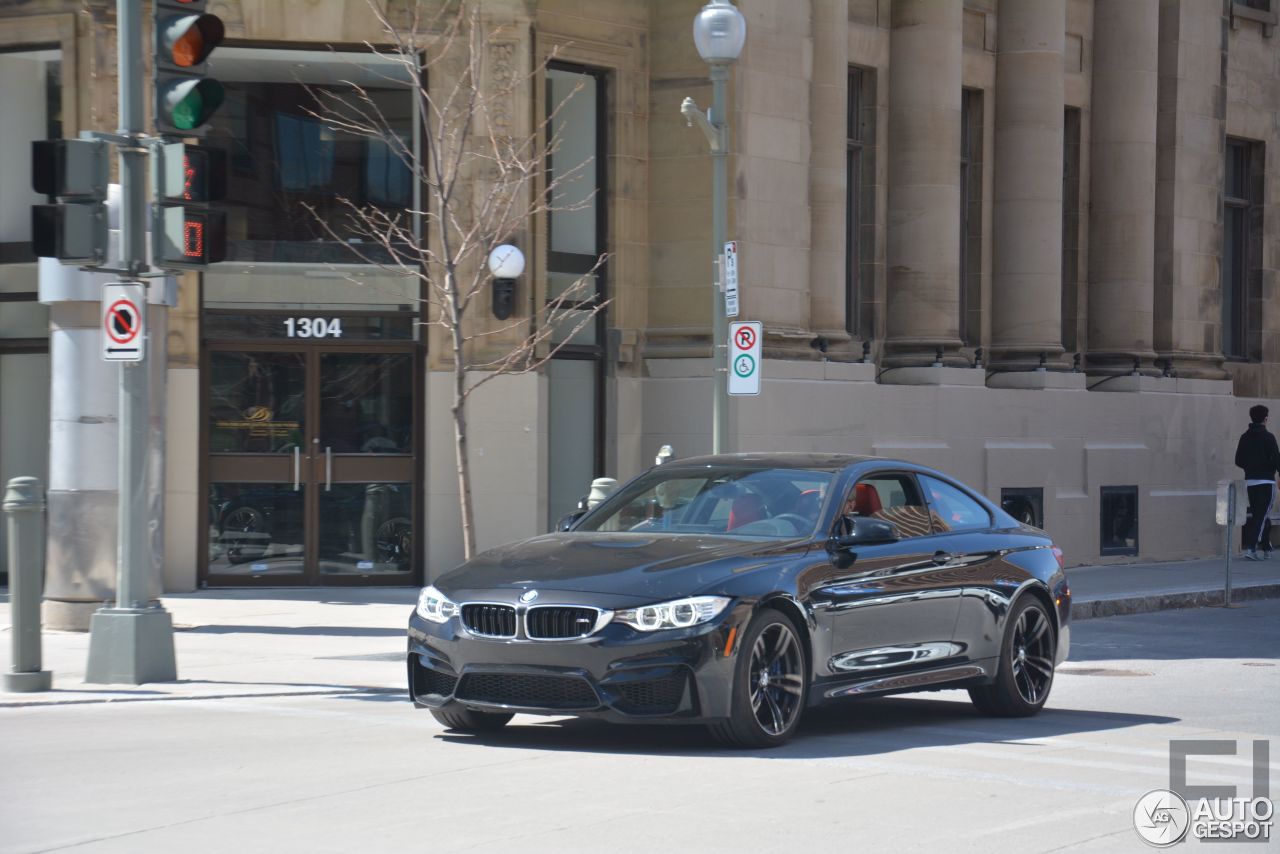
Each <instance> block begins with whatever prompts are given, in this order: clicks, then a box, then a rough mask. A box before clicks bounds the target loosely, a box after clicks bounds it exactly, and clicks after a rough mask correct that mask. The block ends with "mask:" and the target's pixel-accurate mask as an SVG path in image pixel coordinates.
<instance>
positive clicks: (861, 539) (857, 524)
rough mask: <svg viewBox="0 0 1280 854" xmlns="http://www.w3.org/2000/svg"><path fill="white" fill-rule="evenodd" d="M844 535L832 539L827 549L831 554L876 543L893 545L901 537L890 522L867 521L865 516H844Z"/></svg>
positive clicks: (881, 520) (880, 520) (879, 520)
mask: <svg viewBox="0 0 1280 854" xmlns="http://www.w3.org/2000/svg"><path fill="white" fill-rule="evenodd" d="M844 525H845V533H843V534H840V535H837V536H834V537H832V538H831V539H830V540H829V541H828V544H827V548H828V549H829V550H831V551H832V552H841V551H849V550H850V549H855V548H857V547H858V546H870V545H876V544H877V543H895V542H897V541H898V540H899V539H901V536H900V535H899V534H898V528H897V526H896V525H894V524H893V523H892V522H887V521H885V520H884V519H869V518H867V517H866V516H845V517H844Z"/></svg>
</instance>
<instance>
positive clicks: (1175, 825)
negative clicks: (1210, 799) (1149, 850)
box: [1133, 789, 1191, 848]
mask: <svg viewBox="0 0 1280 854" xmlns="http://www.w3.org/2000/svg"><path fill="white" fill-rule="evenodd" d="M1190 825H1191V812H1190V810H1188V809H1187V802H1186V801H1184V800H1183V799H1182V798H1181V797H1180V796H1179V795H1176V794H1174V793H1173V792H1170V791H1169V790H1168V789H1154V790H1152V791H1150V792H1147V793H1146V794H1145V795H1143V796H1142V797H1141V798H1139V799H1138V803H1137V805H1135V806H1134V808H1133V826H1134V829H1136V830H1137V831H1138V836H1139V837H1141V839H1142V841H1143V842H1145V843H1147V844H1148V845H1151V846H1154V847H1156V848H1167V847H1169V846H1170V845H1176V844H1177V843H1179V842H1181V841H1182V840H1183V838H1184V837H1186V835H1187V828H1188V827H1189V826H1190Z"/></svg>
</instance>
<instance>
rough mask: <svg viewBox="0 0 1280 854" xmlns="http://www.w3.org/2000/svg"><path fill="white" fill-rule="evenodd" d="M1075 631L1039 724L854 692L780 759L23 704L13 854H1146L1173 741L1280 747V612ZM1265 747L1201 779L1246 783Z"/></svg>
mask: <svg viewBox="0 0 1280 854" xmlns="http://www.w3.org/2000/svg"><path fill="white" fill-rule="evenodd" d="M1074 631H1075V635H1074V642H1073V650H1072V660H1071V661H1070V662H1068V663H1067V664H1066V665H1065V666H1064V667H1063V668H1062V669H1061V670H1060V673H1059V676H1058V679H1057V682H1056V684H1055V686H1054V691H1053V695H1052V696H1051V698H1050V700H1049V707H1048V708H1047V709H1046V710H1045V711H1044V712H1043V713H1042V714H1041V715H1039V716H1038V717H1036V718H1032V719H1024V720H1013V721H999V720H991V719H985V718H982V717H979V716H977V715H976V714H975V712H974V711H973V710H972V708H971V707H970V706H969V704H968V703H967V702H965V697H964V695H962V694H958V693H954V692H953V693H947V694H932V695H916V696H911V697H903V698H892V699H881V700H861V701H851V702H848V703H846V704H844V705H841V706H836V707H829V708H824V709H822V710H819V711H816V712H811V713H810V714H809V716H808V717H807V719H806V722H805V724H804V727H803V730H802V732H801V734H800V736H799V737H798V738H797V739H796V740H795V741H794V742H793V743H792V744H790V745H788V746H787V747H786V748H784V749H781V750H776V751H771V752H762V753H751V752H734V751H723V750H719V749H716V748H713V747H710V746H709V745H708V743H707V741H706V739H705V737H704V736H703V734H702V733H701V731H699V730H695V729H686V728H676V727H610V726H607V725H604V724H596V723H587V722H578V721H568V720H559V719H543V718H533V717H518V718H517V719H516V721H515V722H514V723H513V725H512V726H510V727H508V728H507V730H506V731H505V732H504V733H502V734H501V735H500V736H498V737H495V738H490V739H487V740H476V739H472V738H469V737H463V736H454V735H450V734H446V733H444V732H443V730H442V729H441V728H440V727H439V726H437V725H436V724H435V722H434V721H433V720H432V719H431V717H430V716H429V715H427V714H425V713H421V712H414V711H413V710H412V708H411V707H410V706H409V705H408V703H407V701H406V700H405V699H404V698H403V695H399V694H396V693H392V692H390V691H388V690H386V689H383V690H370V691H367V692H358V693H345V694H341V695H338V694H333V695H324V694H317V695H310V696H291V697H256V698H244V697H240V698H227V699H165V700H147V699H146V698H145V695H142V696H141V697H140V701H138V702H111V703H105V702H103V703H93V702H90V703H81V704H71V705H63V706H40V707H25V708H3V709H0V851H6V852H8V851H23V852H31V851H55V850H64V849H74V850H75V851H77V852H80V851H83V852H108V851H111V852H149V851H157V852H160V851H164V852H170V851H182V852H184V854H185V852H203V851H209V852H219V854H224V852H228V851H232V852H237V854H248V852H258V851H272V852H293V851H306V852H328V851H335V852H336V851H342V852H349V851H361V852H370V851H393V850H394V851H430V852H441V851H476V852H490V851H493V852H497V851H511V850H519V851H521V852H522V854H528V852H540V851H557V852H578V851H584V852H585V851H591V852H596V851H601V850H607V851H623V852H630V851H635V852H645V854H653V852H655V851H676V852H683V851H725V852H735V854H737V852H742V851H788V852H792V851H821V852H828V851H851V852H852V851H862V852H865V851H894V852H897V851H948V852H950V851H962V852H963V851H975V852H976V851H981V852H984V853H985V854H990V852H1006V851H1007V852H1019V854H1022V853H1023V852H1049V851H1086V852H1098V851H1108V852H1109V851H1119V852H1126V851H1129V852H1140V851H1146V850H1148V849H1147V848H1146V846H1145V845H1144V844H1143V843H1142V842H1141V841H1140V840H1139V839H1138V837H1137V836H1136V834H1135V832H1134V830H1133V827H1132V818H1131V816H1132V811H1133V807H1134V804H1135V802H1136V800H1137V799H1138V798H1139V797H1140V796H1141V795H1142V794H1143V793H1145V792H1147V791H1149V790H1151V789H1154V788H1160V787H1164V786H1166V785H1167V782H1168V742H1169V740H1170V739H1173V738H1233V739H1243V740H1248V739H1255V738H1263V739H1270V740H1273V741H1274V740H1276V738H1277V736H1280V714H1277V705H1278V704H1280V663H1278V661H1277V659H1280V602H1276V601H1269V602H1254V603H1250V604H1249V605H1248V606H1247V607H1244V608H1240V609H1235V610H1223V609H1200V610H1191V611H1176V612H1166V613H1160V614H1144V615H1139V616H1129V617H1113V618H1108V619H1099V620H1090V621H1087V622H1084V623H1081V624H1078V625H1077V626H1076V627H1075V630H1074ZM369 659H370V665H369V666H371V667H372V666H374V663H375V662H374V659H375V656H369ZM376 665H377V666H379V667H390V666H396V665H395V664H394V663H393V662H389V661H386V660H385V657H384V660H379V661H376ZM1248 750H1249V748H1248V747H1247V746H1245V747H1244V749H1243V750H1242V751H1241V755H1240V756H1239V757H1220V758H1204V759H1196V760H1192V763H1191V765H1190V774H1191V776H1192V778H1193V780H1194V782H1197V783H1203V784H1209V783H1219V784H1221V783H1229V784H1237V785H1240V786H1242V788H1247V786H1248V781H1249V779H1250V767H1249V757H1248ZM1271 755H1272V758H1273V763H1274V761H1276V760H1277V758H1278V757H1280V745H1277V747H1276V748H1273V749H1272V751H1271ZM1272 776H1273V778H1274V776H1275V775H1274V769H1273V774H1272ZM1274 788H1275V783H1273V791H1274ZM1185 844H1186V845H1192V846H1194V845H1195V844H1198V843H1185ZM1264 848H1266V846H1260V845H1255V846H1247V847H1246V848H1244V849H1232V850H1242V851H1245V852H1252V851H1258V850H1263V849H1264Z"/></svg>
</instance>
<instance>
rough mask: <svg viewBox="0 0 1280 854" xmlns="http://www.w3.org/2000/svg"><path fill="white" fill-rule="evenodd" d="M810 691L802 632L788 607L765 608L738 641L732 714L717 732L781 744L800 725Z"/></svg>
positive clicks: (732, 742)
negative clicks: (788, 615)
mask: <svg viewBox="0 0 1280 854" xmlns="http://www.w3.org/2000/svg"><path fill="white" fill-rule="evenodd" d="M762 679H767V680H768V682H767V684H765V683H764V682H762V681H761V680H762ZM797 683H798V684H797ZM808 693H809V666H808V662H807V661H806V659H805V653H804V645H803V644H802V643H801V642H800V633H799V632H798V631H797V630H796V626H795V624H794V623H792V622H791V621H790V620H788V619H787V618H786V617H785V616H784V615H783V614H782V613H780V612H778V611H775V610H773V609H772V608H764V609H762V610H761V611H760V612H759V613H757V614H756V615H755V617H754V618H752V620H751V622H750V623H749V624H748V625H747V630H746V631H745V632H743V634H742V640H741V641H739V644H738V652H737V656H736V657H735V659H734V666H733V687H732V689H731V694H730V697H731V704H730V715H729V718H728V719H726V720H723V721H716V722H714V723H712V724H711V725H710V730H711V734H712V736H714V737H715V739H716V740H717V741H719V742H720V743H721V744H724V745H726V746H729V747H744V748H759V747H779V746H781V745H782V744H785V743H786V742H787V741H788V740H789V739H790V738H791V736H792V735H794V734H795V731H796V729H797V728H798V727H799V725H800V718H801V717H802V716H803V713H804V707H805V703H806V700H807V699H808Z"/></svg>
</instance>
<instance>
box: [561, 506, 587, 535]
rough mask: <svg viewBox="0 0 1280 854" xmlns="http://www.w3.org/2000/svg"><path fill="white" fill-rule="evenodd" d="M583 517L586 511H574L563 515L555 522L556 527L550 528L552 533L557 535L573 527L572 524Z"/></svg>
mask: <svg viewBox="0 0 1280 854" xmlns="http://www.w3.org/2000/svg"><path fill="white" fill-rule="evenodd" d="M585 515H587V511H586V510H575V511H573V512H572V513H566V514H564V515H563V516H561V517H560V518H559V519H557V520H556V526H555V527H554V528H552V532H554V533H558V532H560V531H567V530H569V529H570V528H572V527H573V526H574V524H575V523H576V522H577V521H578V520H579V519H581V518H582V517H583V516H585Z"/></svg>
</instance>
